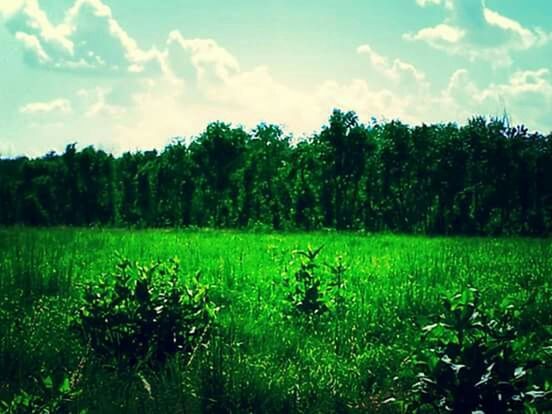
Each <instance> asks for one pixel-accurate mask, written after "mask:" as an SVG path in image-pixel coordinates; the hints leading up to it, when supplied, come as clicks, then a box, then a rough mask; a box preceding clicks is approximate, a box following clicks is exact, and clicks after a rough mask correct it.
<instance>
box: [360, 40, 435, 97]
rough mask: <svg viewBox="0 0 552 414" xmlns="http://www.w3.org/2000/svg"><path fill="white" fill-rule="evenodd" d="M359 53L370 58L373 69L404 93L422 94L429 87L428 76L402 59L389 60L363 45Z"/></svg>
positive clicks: (368, 46)
mask: <svg viewBox="0 0 552 414" xmlns="http://www.w3.org/2000/svg"><path fill="white" fill-rule="evenodd" d="M357 53H358V54H359V55H361V56H368V59H369V61H370V63H371V65H372V67H373V68H374V69H375V70H376V71H378V72H379V73H381V74H382V75H384V76H385V77H386V78H387V80H388V81H390V82H391V83H392V86H395V87H397V88H398V89H400V90H401V91H403V92H406V93H412V92H414V91H416V92H418V93H420V92H421V91H422V90H425V89H427V88H428V87H429V83H428V82H427V80H426V75H425V73H423V72H422V71H421V70H419V69H417V68H416V67H415V66H414V65H412V64H411V63H408V62H404V61H403V60H401V59H398V58H396V59H393V60H391V59H389V58H387V57H386V56H383V55H381V54H379V53H378V52H376V51H375V50H374V49H373V48H372V47H371V46H370V45H368V44H363V45H360V46H359V47H358V48H357Z"/></svg>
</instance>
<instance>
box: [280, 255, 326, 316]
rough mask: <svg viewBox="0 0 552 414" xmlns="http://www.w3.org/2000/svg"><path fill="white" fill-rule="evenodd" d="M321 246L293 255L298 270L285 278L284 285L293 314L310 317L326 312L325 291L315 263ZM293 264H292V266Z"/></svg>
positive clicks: (319, 270) (317, 265) (318, 268)
mask: <svg viewBox="0 0 552 414" xmlns="http://www.w3.org/2000/svg"><path fill="white" fill-rule="evenodd" d="M322 247H323V246H320V247H319V248H317V249H313V248H312V247H311V246H309V247H308V248H307V250H296V251H294V252H293V253H294V255H296V256H298V257H299V268H298V269H297V270H296V271H295V272H294V273H293V276H292V277H286V278H285V279H284V283H285V285H286V287H287V288H288V291H289V292H288V294H287V297H286V298H287V301H288V303H289V304H291V307H292V310H293V313H295V314H298V315H305V316H307V317H312V316H314V315H320V314H323V313H325V312H326V311H327V310H328V306H327V304H326V300H327V298H326V296H327V295H326V289H325V287H324V286H323V280H322V277H321V273H322V272H321V269H320V266H319V264H318V263H317V262H316V258H317V257H318V255H319V254H320V251H321V250H322ZM293 265H294V262H292V266H293Z"/></svg>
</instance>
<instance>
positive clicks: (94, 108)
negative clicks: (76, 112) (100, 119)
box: [77, 87, 126, 118]
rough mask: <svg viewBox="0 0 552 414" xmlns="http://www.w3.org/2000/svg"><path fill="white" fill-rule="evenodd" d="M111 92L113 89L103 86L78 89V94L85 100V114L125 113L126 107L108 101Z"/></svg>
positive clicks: (87, 115) (91, 115)
mask: <svg viewBox="0 0 552 414" xmlns="http://www.w3.org/2000/svg"><path fill="white" fill-rule="evenodd" d="M110 94H111V89H109V88H102V87H97V88H94V89H91V90H90V89H80V90H79V91H77V95H78V96H79V97H80V98H82V100H83V101H84V105H85V110H84V115H85V116H86V117H88V118H92V117H97V116H108V117H118V116H121V115H122V114H124V113H125V112H126V110H125V108H123V107H121V106H118V105H113V104H111V103H109V102H108V97H109V95H110Z"/></svg>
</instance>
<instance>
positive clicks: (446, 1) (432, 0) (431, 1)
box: [416, 0, 454, 9]
mask: <svg viewBox="0 0 552 414" xmlns="http://www.w3.org/2000/svg"><path fill="white" fill-rule="evenodd" d="M416 3H417V4H418V6H421V7H426V6H429V5H441V4H442V5H444V6H445V7H446V8H447V9H452V8H453V7H454V1H453V0H416Z"/></svg>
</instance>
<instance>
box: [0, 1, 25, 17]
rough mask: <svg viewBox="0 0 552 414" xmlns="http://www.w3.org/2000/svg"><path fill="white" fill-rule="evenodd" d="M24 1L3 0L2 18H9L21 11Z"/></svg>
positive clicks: (0, 9) (0, 13)
mask: <svg viewBox="0 0 552 414" xmlns="http://www.w3.org/2000/svg"><path fill="white" fill-rule="evenodd" d="M23 3H24V0H2V1H1V2H0V17H4V18H8V17H10V16H12V15H13V14H14V13H16V12H17V11H19V9H21V7H22V6H23Z"/></svg>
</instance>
